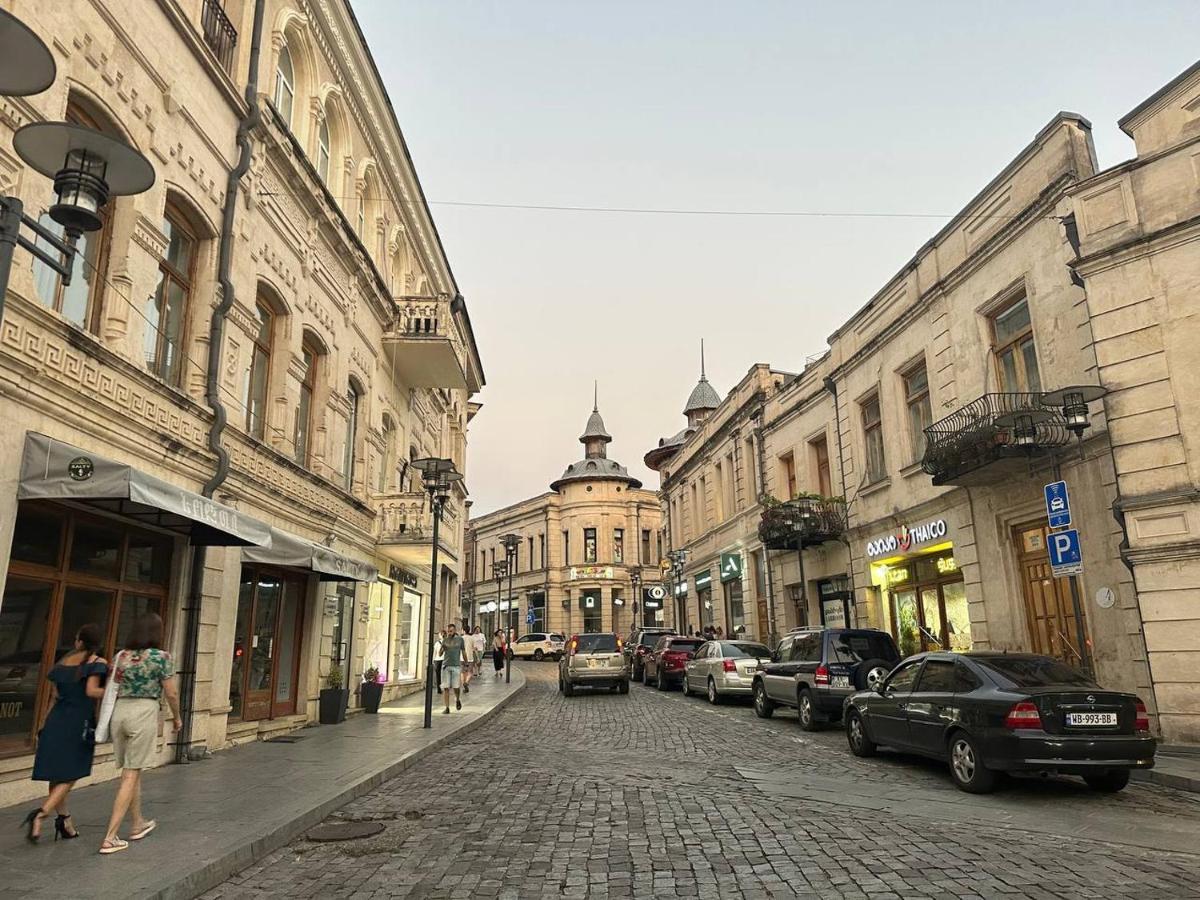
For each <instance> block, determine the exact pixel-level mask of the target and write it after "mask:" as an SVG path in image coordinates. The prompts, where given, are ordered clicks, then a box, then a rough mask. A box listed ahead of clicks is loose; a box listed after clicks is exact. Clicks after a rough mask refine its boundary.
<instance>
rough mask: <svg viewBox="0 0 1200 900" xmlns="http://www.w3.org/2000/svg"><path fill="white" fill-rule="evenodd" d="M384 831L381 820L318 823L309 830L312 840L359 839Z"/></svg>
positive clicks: (323, 841)
mask: <svg viewBox="0 0 1200 900" xmlns="http://www.w3.org/2000/svg"><path fill="white" fill-rule="evenodd" d="M381 831H383V825H382V824H381V823H379V822H338V823H336V824H333V825H318V826H317V827H316V828H313V829H312V830H311V831H309V832H308V839H309V840H310V841H320V842H321V843H325V842H326V841H357V840H361V839H362V838H369V837H371V836H372V835H376V834H379V832H381Z"/></svg>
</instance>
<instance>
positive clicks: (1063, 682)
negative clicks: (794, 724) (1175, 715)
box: [845, 652, 1155, 794]
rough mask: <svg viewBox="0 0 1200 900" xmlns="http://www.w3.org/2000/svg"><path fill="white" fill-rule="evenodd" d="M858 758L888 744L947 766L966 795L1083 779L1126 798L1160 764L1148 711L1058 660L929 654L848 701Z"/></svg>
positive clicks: (848, 731) (848, 729)
mask: <svg viewBox="0 0 1200 900" xmlns="http://www.w3.org/2000/svg"><path fill="white" fill-rule="evenodd" d="M845 720H846V737H847V740H848V741H849V742H850V750H851V751H852V752H853V753H854V754H855V755H856V756H871V755H872V754H874V753H875V750H876V748H877V747H879V746H880V745H885V746H888V747H893V748H895V749H897V750H905V751H909V752H913V753H920V754H923V755H925V756H931V757H933V758H934V759H940V760H945V761H947V762H949V764H950V774H951V776H952V777H953V778H954V783H955V784H956V785H958V787H959V788H961V789H962V790H964V791H968V792H970V793H973V794H981V793H985V792H987V791H990V790H991V789H992V788H993V787H994V786H995V784H996V778H997V775H998V774H999V773H1001V772H1050V773H1054V772H1057V773H1062V774H1069V775H1082V776H1083V780H1084V781H1086V782H1087V783H1088V785H1089V786H1090V787H1092V788H1094V789H1095V790H1098V791H1108V792H1112V791H1119V790H1121V789H1122V788H1124V787H1125V785H1126V784H1128V783H1129V772H1130V770H1132V769H1149V768H1151V767H1153V765H1154V749H1155V742H1154V738H1153V737H1151V735H1150V720H1149V718H1148V717H1147V715H1146V706H1145V704H1143V703H1142V701H1141V700H1139V699H1138V698H1137V697H1136V696H1135V695H1133V694H1126V693H1121V692H1118V691H1106V690H1104V689H1103V688H1101V687H1100V686H1099V685H1097V684H1096V683H1095V681H1093V680H1092V679H1091V678H1090V677H1089V676H1088V675H1086V674H1085V673H1083V672H1081V671H1079V670H1078V669H1073V668H1071V667H1070V666H1068V665H1066V664H1065V663H1063V662H1060V661H1059V660H1057V659H1053V658H1051V657H1048V656H1035V655H1032V654H1023V653H992V652H988V653H983V652H980V653H944V652H936V653H922V654H918V655H917V656H914V657H912V658H911V659H907V660H905V661H904V662H903V663H901V664H900V665H899V666H898V667H897V668H896V670H895V671H894V672H892V673H891V675H890V676H888V678H887V679H886V680H885V681H884V682H883V683H882V684H880V685H878V686H877V687H876V689H875V690H872V691H862V692H860V693H857V694H854V695H853V696H851V697H849V698H848V699H847V700H846V712H845Z"/></svg>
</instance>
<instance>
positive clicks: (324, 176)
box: [317, 115, 329, 185]
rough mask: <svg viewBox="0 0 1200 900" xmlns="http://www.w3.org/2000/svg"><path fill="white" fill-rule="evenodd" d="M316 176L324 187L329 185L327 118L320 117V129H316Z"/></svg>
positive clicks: (325, 116) (324, 116) (326, 116)
mask: <svg viewBox="0 0 1200 900" xmlns="http://www.w3.org/2000/svg"><path fill="white" fill-rule="evenodd" d="M317 174H318V175H320V176H321V181H322V183H324V184H325V185H328V184H329V116H328V115H323V116H321V127H320V128H318V129H317Z"/></svg>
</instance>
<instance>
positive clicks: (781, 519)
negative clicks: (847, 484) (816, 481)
mask: <svg viewBox="0 0 1200 900" xmlns="http://www.w3.org/2000/svg"><path fill="white" fill-rule="evenodd" d="M845 531H846V501H844V500H842V499H839V498H836V497H800V498H797V499H795V500H787V501H785V502H783V503H779V504H776V505H774V506H768V507H767V508H766V509H764V510H763V514H762V520H761V521H760V522H759V523H758V536H759V539H760V540H761V541H762V542H763V546H764V547H766V548H767V549H768V550H802V549H804V548H805V547H814V546H816V545H817V544H824V543H825V542H826V541H836V540H840V539H841V537H842V535H843V534H844V533H845Z"/></svg>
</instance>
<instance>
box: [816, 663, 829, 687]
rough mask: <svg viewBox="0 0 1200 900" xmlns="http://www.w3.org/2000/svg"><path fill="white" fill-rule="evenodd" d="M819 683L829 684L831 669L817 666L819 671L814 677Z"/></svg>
mask: <svg viewBox="0 0 1200 900" xmlns="http://www.w3.org/2000/svg"><path fill="white" fill-rule="evenodd" d="M813 680H814V681H815V682H816V683H817V684H829V669H828V668H826V667H825V666H823V665H822V666H817V673H816V676H815V677H814V679H813Z"/></svg>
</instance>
